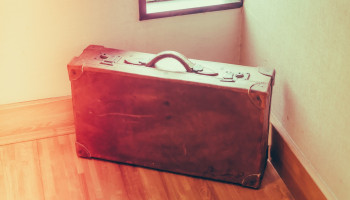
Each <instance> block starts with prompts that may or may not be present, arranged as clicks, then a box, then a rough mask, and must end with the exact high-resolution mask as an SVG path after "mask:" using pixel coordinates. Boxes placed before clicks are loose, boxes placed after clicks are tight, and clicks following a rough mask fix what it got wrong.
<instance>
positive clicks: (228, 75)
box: [221, 71, 250, 82]
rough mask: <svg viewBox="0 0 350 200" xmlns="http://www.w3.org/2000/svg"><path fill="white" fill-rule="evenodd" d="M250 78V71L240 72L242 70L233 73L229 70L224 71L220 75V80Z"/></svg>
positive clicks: (230, 80)
mask: <svg viewBox="0 0 350 200" xmlns="http://www.w3.org/2000/svg"><path fill="white" fill-rule="evenodd" d="M249 78H250V73H242V72H237V73H233V72H230V71H226V72H225V73H224V75H223V76H222V77H221V81H222V82H236V81H237V80H239V79H241V80H249Z"/></svg>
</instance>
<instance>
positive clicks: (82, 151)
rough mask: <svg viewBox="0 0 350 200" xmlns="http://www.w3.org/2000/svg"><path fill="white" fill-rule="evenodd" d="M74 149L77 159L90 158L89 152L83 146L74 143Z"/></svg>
mask: <svg viewBox="0 0 350 200" xmlns="http://www.w3.org/2000/svg"><path fill="white" fill-rule="evenodd" d="M75 148H76V151H77V154H78V156H79V157H82V158H91V153H90V151H89V150H88V149H87V148H86V147H85V146H84V145H83V144H81V143H79V142H75Z"/></svg>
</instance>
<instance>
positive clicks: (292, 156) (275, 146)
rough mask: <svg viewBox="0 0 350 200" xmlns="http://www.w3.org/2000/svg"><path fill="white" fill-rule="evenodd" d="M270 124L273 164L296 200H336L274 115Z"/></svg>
mask: <svg viewBox="0 0 350 200" xmlns="http://www.w3.org/2000/svg"><path fill="white" fill-rule="evenodd" d="M270 122H271V124H272V128H271V149H270V155H271V157H270V159H271V163H272V164H273V166H274V167H275V169H276V171H277V172H278V174H279V175H280V176H281V178H282V180H283V181H284V182H285V184H286V185H287V187H288V189H289V190H290V192H291V193H292V194H293V196H294V197H295V199H317V200H321V199H329V200H332V199H336V197H335V195H334V194H333V192H332V191H331V190H330V189H329V187H328V186H327V185H326V183H325V182H324V181H323V180H322V178H321V177H320V176H319V175H318V173H317V172H316V170H315V168H314V167H313V166H312V164H311V163H310V161H309V160H308V159H307V158H306V157H305V155H304V154H303V153H302V151H301V150H300V149H299V148H298V146H297V145H296V144H295V143H294V141H293V140H292V138H291V137H290V136H289V134H288V132H287V130H286V129H284V127H283V126H282V124H281V123H280V121H279V120H278V119H277V117H276V116H275V115H274V114H273V113H271V116H270Z"/></svg>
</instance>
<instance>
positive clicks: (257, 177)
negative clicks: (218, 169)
mask: <svg viewBox="0 0 350 200" xmlns="http://www.w3.org/2000/svg"><path fill="white" fill-rule="evenodd" d="M241 184H242V185H243V186H246V187H250V188H255V189H258V188H259V187H260V184H261V174H250V175H248V176H246V177H244V179H243V180H242V183H241Z"/></svg>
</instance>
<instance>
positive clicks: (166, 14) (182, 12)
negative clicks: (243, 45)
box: [139, 0, 243, 21]
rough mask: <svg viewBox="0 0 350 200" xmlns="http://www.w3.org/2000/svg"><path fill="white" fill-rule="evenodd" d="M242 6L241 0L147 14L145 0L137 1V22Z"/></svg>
mask: <svg viewBox="0 0 350 200" xmlns="http://www.w3.org/2000/svg"><path fill="white" fill-rule="evenodd" d="M242 6H243V0H241V1H240V2H234V3H227V4H222V5H215V6H205V7H198V8H189V9H183V10H174V11H168V12H160V13H151V14H147V12H146V0H139V20H140V21H141V20H149V19H157V18H164V17H173V16H179V15H189V14H196V13H204V12H212V11H219V10H228V9H235V8H240V7H242Z"/></svg>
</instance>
